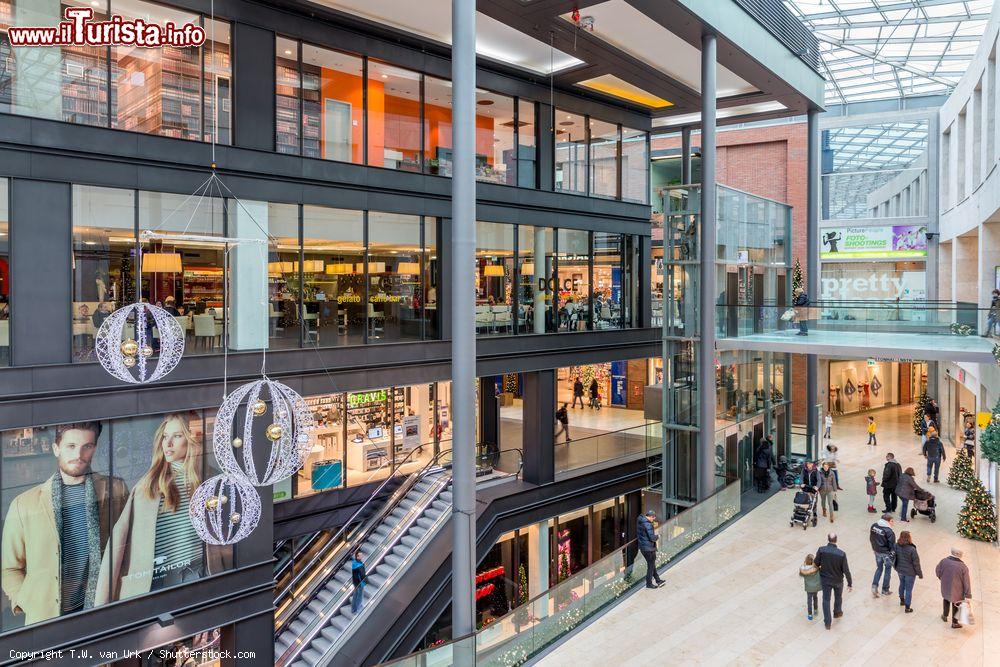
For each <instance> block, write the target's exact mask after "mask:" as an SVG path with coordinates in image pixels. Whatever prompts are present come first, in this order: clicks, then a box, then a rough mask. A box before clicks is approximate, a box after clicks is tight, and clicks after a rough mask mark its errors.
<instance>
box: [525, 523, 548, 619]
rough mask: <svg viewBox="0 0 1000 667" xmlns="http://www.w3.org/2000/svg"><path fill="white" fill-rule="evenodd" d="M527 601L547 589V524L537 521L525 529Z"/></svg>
mask: <svg viewBox="0 0 1000 667" xmlns="http://www.w3.org/2000/svg"><path fill="white" fill-rule="evenodd" d="M526 530H527V533H528V599H529V600H531V599H534V598H536V597H538V596H539V595H541V594H542V593H544V592H545V591H547V590H548V589H549V522H548V521H547V520H546V521H539V522H538V523H533V524H531V525H530V526H528V527H527V529H526Z"/></svg>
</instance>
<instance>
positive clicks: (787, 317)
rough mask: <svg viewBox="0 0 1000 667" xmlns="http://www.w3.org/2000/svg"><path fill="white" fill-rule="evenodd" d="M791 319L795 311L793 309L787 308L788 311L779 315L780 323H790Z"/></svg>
mask: <svg viewBox="0 0 1000 667" xmlns="http://www.w3.org/2000/svg"><path fill="white" fill-rule="evenodd" d="M793 317H795V309H794V308H789V309H788V310H786V311H785V312H783V313H782V314H781V321H782V322H791V321H792V318H793Z"/></svg>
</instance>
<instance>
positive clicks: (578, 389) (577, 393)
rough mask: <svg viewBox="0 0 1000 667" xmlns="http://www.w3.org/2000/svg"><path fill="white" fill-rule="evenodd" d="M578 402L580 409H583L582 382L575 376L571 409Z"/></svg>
mask: <svg viewBox="0 0 1000 667" xmlns="http://www.w3.org/2000/svg"><path fill="white" fill-rule="evenodd" d="M578 400H579V401H580V409H581V410H582V409H583V382H581V381H580V376H579V375H577V376H576V381H574V382H573V407H574V408H575V407H576V402H577V401H578Z"/></svg>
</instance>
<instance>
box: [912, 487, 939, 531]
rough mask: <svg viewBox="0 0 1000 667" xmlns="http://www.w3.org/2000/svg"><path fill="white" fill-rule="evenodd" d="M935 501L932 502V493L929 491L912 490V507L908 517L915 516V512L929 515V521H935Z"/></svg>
mask: <svg viewBox="0 0 1000 667" xmlns="http://www.w3.org/2000/svg"><path fill="white" fill-rule="evenodd" d="M935 507H937V503H935V502H934V494H933V493H931V492H930V491H924V490H923V489H917V490H916V491H914V492H913V507H911V508H910V518H911V519H912V518H913V517H915V516H917V513H918V512H919V513H920V514H923V515H924V516H926V517H930V519H931V523H934V522H935V521H937V511H936V510H935V509H934V508H935Z"/></svg>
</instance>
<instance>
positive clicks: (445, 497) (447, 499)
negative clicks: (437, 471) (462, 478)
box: [438, 491, 451, 503]
mask: <svg viewBox="0 0 1000 667" xmlns="http://www.w3.org/2000/svg"><path fill="white" fill-rule="evenodd" d="M438 498H440V499H441V500H443V501H445V502H446V503H450V502H451V491H442V492H441V495H439V496H438Z"/></svg>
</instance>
